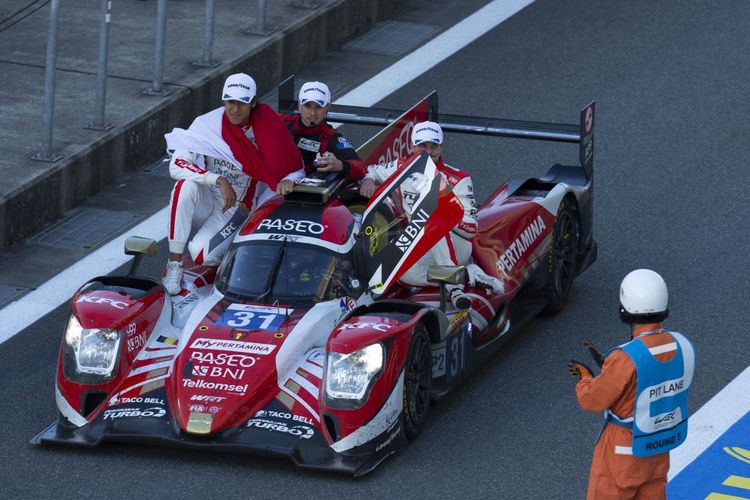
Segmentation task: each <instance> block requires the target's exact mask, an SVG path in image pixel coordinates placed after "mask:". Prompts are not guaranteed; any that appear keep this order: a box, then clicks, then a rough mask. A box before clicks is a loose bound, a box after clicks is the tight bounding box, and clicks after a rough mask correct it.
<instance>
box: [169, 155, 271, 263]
mask: <svg viewBox="0 0 750 500" xmlns="http://www.w3.org/2000/svg"><path fill="white" fill-rule="evenodd" d="M169 173H170V175H171V176H172V178H173V179H175V180H176V181H177V182H176V183H175V185H174V188H173V189H172V195H171V196H170V198H169V237H168V239H169V251H170V252H171V253H177V254H182V253H184V252H185V245H186V244H187V240H188V238H189V236H190V231H191V229H192V228H193V227H195V228H198V231H197V232H196V233H195V236H194V237H193V239H192V240H191V241H190V243H189V244H188V245H187V246H188V251H189V252H190V257H191V258H192V259H193V261H194V262H195V263H196V264H198V265H202V264H208V265H218V263H219V261H220V260H221V258H222V257H223V256H224V254H225V253H226V251H227V248H228V247H229V243H230V242H231V240H232V237H233V236H234V234H235V232H236V231H237V230H238V229H239V228H240V226H241V225H242V223H243V222H244V220H245V218H246V217H247V215H248V212H247V210H246V208H245V207H247V209H249V210H251V211H252V210H253V209H254V208H255V207H257V206H258V205H259V204H260V203H262V202H263V201H265V199H267V198H268V197H269V196H270V195H271V194H273V193H272V192H271V191H270V189H269V188H268V186H267V185H266V184H264V183H262V182H258V181H257V180H255V179H252V178H251V177H249V176H248V175H247V174H245V173H244V172H243V171H242V169H240V168H238V167H236V166H235V165H233V164H232V163H230V162H229V161H227V160H223V159H221V158H212V157H210V156H203V155H197V154H194V153H191V152H189V151H175V152H174V154H173V155H172V159H171V161H170V162H169ZM219 176H223V177H225V178H226V179H227V180H228V181H229V184H231V186H232V188H233V189H234V192H235V193H236V195H237V201H238V203H237V204H236V205H235V206H233V207H230V208H229V210H227V211H226V212H222V207H223V205H224V199H223V198H222V196H221V191H220V190H219V188H218V186H217V185H216V180H217V179H218V178H219ZM239 202H242V204H240V203H239ZM243 205H244V206H243Z"/></svg>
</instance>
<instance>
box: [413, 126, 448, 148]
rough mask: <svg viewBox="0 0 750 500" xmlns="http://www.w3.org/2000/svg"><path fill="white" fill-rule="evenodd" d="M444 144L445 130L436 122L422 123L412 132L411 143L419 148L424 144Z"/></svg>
mask: <svg viewBox="0 0 750 500" xmlns="http://www.w3.org/2000/svg"><path fill="white" fill-rule="evenodd" d="M427 141H429V142H434V143H435V144H442V143H443V129H442V128H440V125H438V124H437V123H435V122H420V123H417V124H416V125H414V130H412V131H411V143H412V144H413V145H415V146H419V145H420V144H422V143H423V142H427Z"/></svg>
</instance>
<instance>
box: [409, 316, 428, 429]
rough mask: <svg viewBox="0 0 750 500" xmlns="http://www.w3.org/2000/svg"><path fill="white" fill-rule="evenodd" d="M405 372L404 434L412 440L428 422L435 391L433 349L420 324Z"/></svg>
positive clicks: (415, 332) (416, 330)
mask: <svg viewBox="0 0 750 500" xmlns="http://www.w3.org/2000/svg"><path fill="white" fill-rule="evenodd" d="M404 370H405V374H404V409H403V416H404V434H406V438H407V439H409V440H412V439H414V438H416V437H417V435H418V434H419V431H421V430H422V427H423V426H424V423H425V422H426V421H427V412H428V410H429V409H430V395H431V391H432V347H431V346H430V339H429V337H428V336H427V331H426V330H425V328H424V326H423V325H421V324H420V325H418V326H417V327H416V329H415V331H414V335H413V336H412V339H411V344H410V345H409V355H408V356H407V358H406V367H405V368H404Z"/></svg>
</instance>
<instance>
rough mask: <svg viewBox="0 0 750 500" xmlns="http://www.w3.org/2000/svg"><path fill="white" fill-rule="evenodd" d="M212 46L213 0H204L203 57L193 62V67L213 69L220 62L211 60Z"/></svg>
mask: <svg viewBox="0 0 750 500" xmlns="http://www.w3.org/2000/svg"><path fill="white" fill-rule="evenodd" d="M213 46H214V0H206V22H205V25H204V29H203V56H202V57H201V58H200V59H198V60H197V61H194V62H193V64H194V65H195V66H203V67H205V68H215V67H216V66H218V65H219V64H221V61H217V60H213V59H212V58H211V52H212V50H213Z"/></svg>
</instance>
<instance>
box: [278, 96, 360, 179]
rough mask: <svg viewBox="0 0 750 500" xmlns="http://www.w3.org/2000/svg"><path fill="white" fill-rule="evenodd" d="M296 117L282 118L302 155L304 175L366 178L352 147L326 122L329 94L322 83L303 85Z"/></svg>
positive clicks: (293, 115)
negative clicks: (335, 174)
mask: <svg viewBox="0 0 750 500" xmlns="http://www.w3.org/2000/svg"><path fill="white" fill-rule="evenodd" d="M297 105H298V108H299V114H291V115H282V118H283V120H284V123H285V124H286V126H287V127H288V128H289V132H290V133H291V134H292V138H293V140H294V143H295V144H296V145H297V147H298V148H299V150H300V153H302V159H303V160H304V162H305V172H306V173H307V174H311V173H313V172H315V171H317V172H323V173H327V172H341V175H342V176H344V177H345V178H346V179H348V180H350V181H356V180H359V179H361V178H362V177H363V176H364V175H365V164H364V163H363V162H362V160H360V159H359V156H358V155H357V152H356V151H355V149H354V146H353V145H352V143H351V142H350V141H349V139H347V138H346V137H344V136H343V135H342V134H341V133H340V132H338V131H337V130H336V129H335V128H333V127H332V126H331V125H329V124H328V122H326V116H327V115H328V110H329V109H330V108H331V92H330V91H329V90H328V86H327V85H326V84H325V83H321V82H306V83H305V84H304V85H302V88H300V91H299V98H298V104H297Z"/></svg>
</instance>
